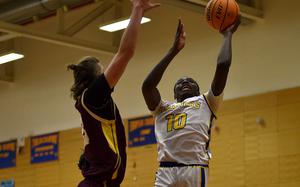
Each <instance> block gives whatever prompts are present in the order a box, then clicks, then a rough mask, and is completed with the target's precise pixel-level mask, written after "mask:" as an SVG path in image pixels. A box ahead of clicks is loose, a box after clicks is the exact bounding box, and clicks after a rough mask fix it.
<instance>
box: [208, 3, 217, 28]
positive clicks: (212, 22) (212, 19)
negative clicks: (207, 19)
mask: <svg viewBox="0 0 300 187" xmlns="http://www.w3.org/2000/svg"><path fill="white" fill-rule="evenodd" d="M218 1H219V0H215V2H214V4H213V5H212V9H211V12H210V14H211V24H212V26H213V28H217V27H215V24H214V14H213V13H214V12H215V11H214V9H215V5H216V4H217V2H218Z"/></svg>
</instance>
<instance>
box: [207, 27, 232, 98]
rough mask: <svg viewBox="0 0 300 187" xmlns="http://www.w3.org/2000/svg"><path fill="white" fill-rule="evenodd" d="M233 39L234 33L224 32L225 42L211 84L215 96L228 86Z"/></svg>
mask: <svg viewBox="0 0 300 187" xmlns="http://www.w3.org/2000/svg"><path fill="white" fill-rule="evenodd" d="M231 40H232V33H229V32H228V33H224V42H223V45H222V47H221V51H220V54H219V56H218V61H217V68H216V72H215V76H214V79H213V82H212V85H211V89H212V92H213V94H214V95H215V96H218V95H220V94H221V93H222V92H223V90H224V88H225V86H226V82H227V77H228V72H229V68H230V64H231V56H232V49H231Z"/></svg>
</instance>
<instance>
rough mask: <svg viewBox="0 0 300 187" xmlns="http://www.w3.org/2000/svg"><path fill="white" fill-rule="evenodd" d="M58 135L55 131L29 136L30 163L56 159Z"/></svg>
mask: <svg viewBox="0 0 300 187" xmlns="http://www.w3.org/2000/svg"><path fill="white" fill-rule="evenodd" d="M58 136H59V133H58V132H56V133H51V134H44V135H40V136H34V137H31V138H30V145H31V163H32V164H34V163H41V162H48V161H53V160H58V143H59V142H58Z"/></svg>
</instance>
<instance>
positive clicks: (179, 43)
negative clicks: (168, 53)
mask: <svg viewBox="0 0 300 187" xmlns="http://www.w3.org/2000/svg"><path fill="white" fill-rule="evenodd" d="M185 38H186V33H185V31H184V24H183V23H182V21H181V19H178V26H177V32H176V36H175V41H174V43H173V47H172V50H173V51H174V52H179V51H181V49H183V48H184V46H185Z"/></svg>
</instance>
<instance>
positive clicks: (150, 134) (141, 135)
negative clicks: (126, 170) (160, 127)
mask: <svg viewBox="0 0 300 187" xmlns="http://www.w3.org/2000/svg"><path fill="white" fill-rule="evenodd" d="M128 132H129V135H128V146H129V147H135V146H142V145H147V144H156V139H155V133H154V119H153V117H152V116H146V117H140V118H134V119H129V120H128Z"/></svg>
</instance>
